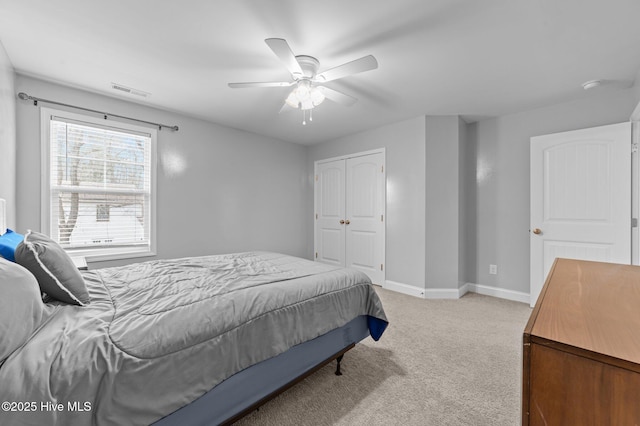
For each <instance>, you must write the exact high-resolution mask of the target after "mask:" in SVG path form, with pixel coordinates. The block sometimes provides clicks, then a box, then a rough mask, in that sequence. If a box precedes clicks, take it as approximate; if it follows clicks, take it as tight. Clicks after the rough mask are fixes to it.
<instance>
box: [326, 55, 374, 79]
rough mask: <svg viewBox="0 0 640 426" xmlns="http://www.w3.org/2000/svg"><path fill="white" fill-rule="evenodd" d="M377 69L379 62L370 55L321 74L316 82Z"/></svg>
mask: <svg viewBox="0 0 640 426" xmlns="http://www.w3.org/2000/svg"><path fill="white" fill-rule="evenodd" d="M376 68H378V61H376V58H374V57H373V55H369V56H365V57H363V58H360V59H356V60H355V61H351V62H347V63H346V64H342V65H339V66H337V67H335V68H331V69H329V70H326V71H324V72H321V73H320V74H318V75H317V76H316V78H315V80H316V81H319V82H324V81H331V80H337V79H339V78H342V77H346V76H348V75H353V74H357V73H359V72H364V71H369V70H374V69H376Z"/></svg>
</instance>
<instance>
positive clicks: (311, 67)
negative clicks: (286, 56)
mask: <svg viewBox="0 0 640 426" xmlns="http://www.w3.org/2000/svg"><path fill="white" fill-rule="evenodd" d="M296 60H297V61H298V63H299V64H300V68H302V76H301V77H300V78H305V79H309V80H311V79H313V78H314V77H315V76H316V74H317V73H318V68H320V61H318V60H317V59H316V58H314V57H313V56H307V55H298V56H296Z"/></svg>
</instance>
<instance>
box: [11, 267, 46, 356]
mask: <svg viewBox="0 0 640 426" xmlns="http://www.w3.org/2000/svg"><path fill="white" fill-rule="evenodd" d="M43 313H44V304H43V303H42V299H41V295H40V287H39V286H38V281H36V277H34V276H33V274H31V272H29V271H27V270H26V269H25V268H23V267H22V266H20V265H18V264H17V263H13V262H10V261H8V260H6V259H3V258H1V257H0V342H2V344H0V362H2V361H4V360H5V359H6V358H8V357H9V355H11V354H12V353H13V352H14V351H15V350H16V349H18V348H19V347H21V346H22V345H24V344H25V342H26V341H27V340H29V337H31V335H32V334H33V332H34V331H35V330H36V329H37V328H38V327H39V326H40V322H41V321H42V316H43Z"/></svg>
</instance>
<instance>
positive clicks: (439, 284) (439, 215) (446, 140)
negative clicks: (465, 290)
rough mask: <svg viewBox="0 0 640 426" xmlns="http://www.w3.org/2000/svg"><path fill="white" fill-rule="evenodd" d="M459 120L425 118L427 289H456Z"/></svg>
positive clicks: (457, 273)
mask: <svg viewBox="0 0 640 426" xmlns="http://www.w3.org/2000/svg"><path fill="white" fill-rule="evenodd" d="M459 121H460V119H459V118H458V116H442V117H433V116H427V117H425V127H426V131H425V132H426V134H425V144H426V149H425V150H426V153H425V154H426V162H425V167H426V169H425V202H426V208H425V247H426V248H425V287H426V288H427V289H457V288H458V287H459V269H460V264H459V254H460V239H461V237H462V235H461V234H460V229H459V227H460V221H459V205H460V199H459V192H460V172H459V166H460V163H459V158H460V123H459Z"/></svg>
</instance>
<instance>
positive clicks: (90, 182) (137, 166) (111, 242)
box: [42, 108, 156, 260]
mask: <svg viewBox="0 0 640 426" xmlns="http://www.w3.org/2000/svg"><path fill="white" fill-rule="evenodd" d="M42 129H43V130H42V131H43V138H42V140H43V153H44V155H43V170H45V173H43V185H42V188H43V196H42V202H43V209H42V212H43V213H42V214H43V217H42V227H43V231H44V232H46V233H48V234H49V235H50V236H51V238H53V239H54V240H56V241H57V242H58V243H59V244H60V245H61V246H62V247H64V248H65V249H66V250H67V252H68V253H69V254H71V255H78V256H87V257H90V258H91V259H93V260H109V259H121V258H127V257H136V256H150V255H153V254H154V252H155V235H154V234H155V226H154V219H155V147H156V130H155V129H148V128H144V127H138V126H133V125H130V124H126V123H119V122H112V121H109V122H106V121H105V120H100V119H97V118H93V117H89V116H84V115H78V114H72V113H69V112H65V111H56V110H52V109H48V108H43V109H42Z"/></svg>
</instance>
